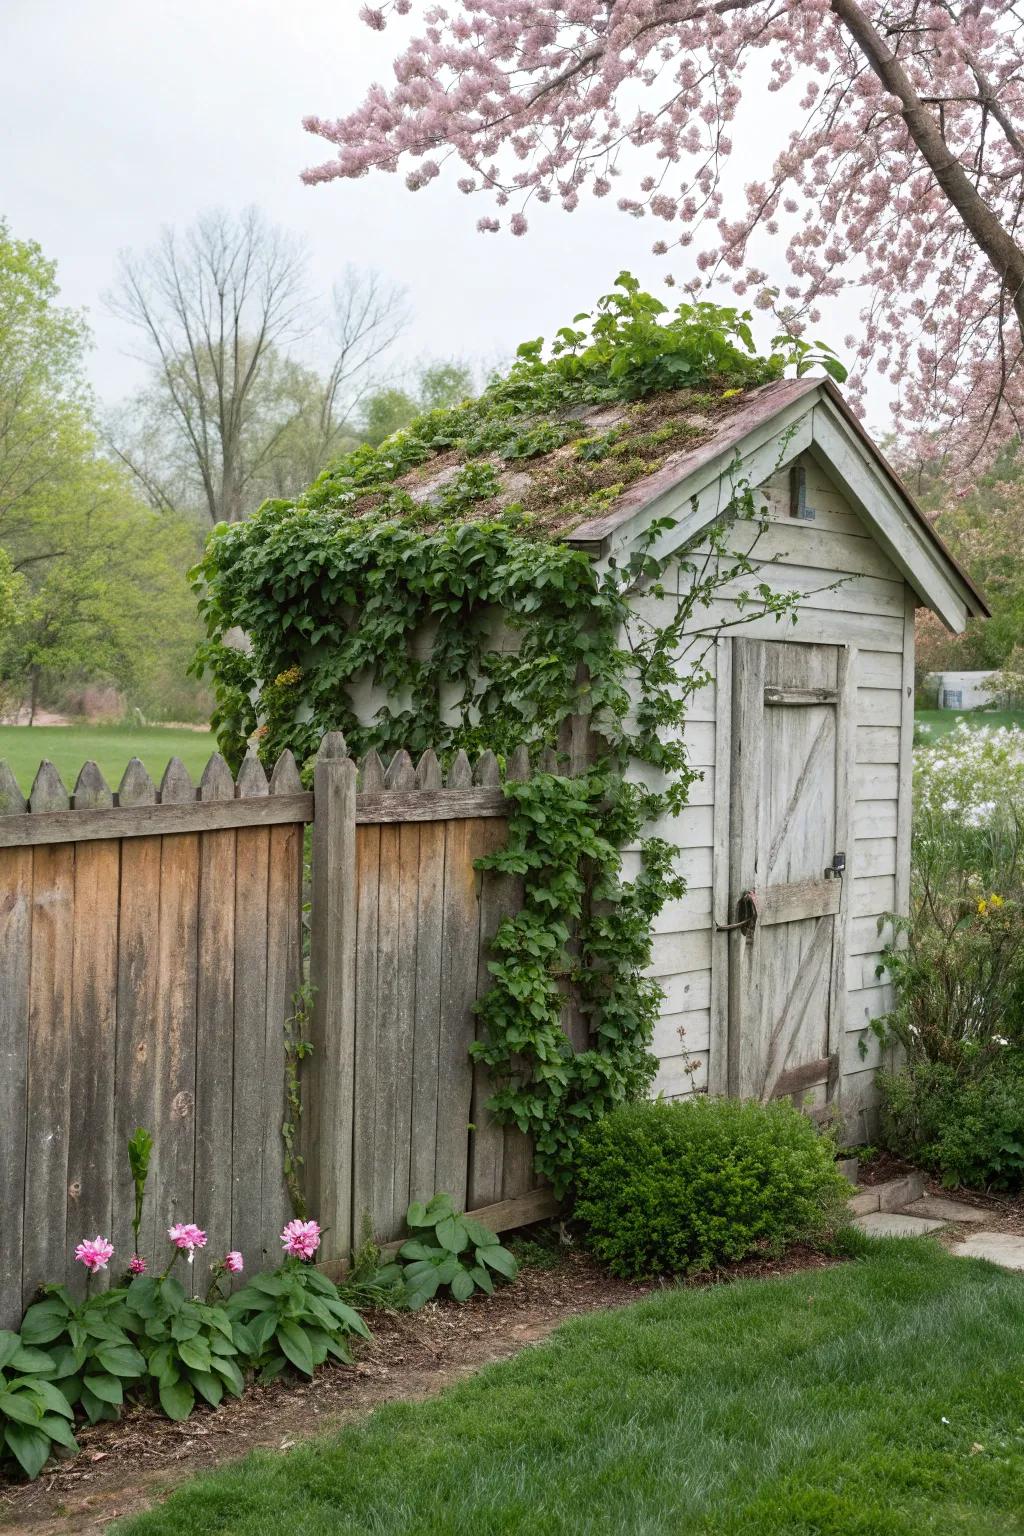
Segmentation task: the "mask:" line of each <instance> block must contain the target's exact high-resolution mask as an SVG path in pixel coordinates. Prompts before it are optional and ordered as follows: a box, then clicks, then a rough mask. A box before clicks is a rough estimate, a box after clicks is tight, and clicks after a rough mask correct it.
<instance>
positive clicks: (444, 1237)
mask: <svg viewBox="0 0 1024 1536" xmlns="http://www.w3.org/2000/svg"><path fill="white" fill-rule="evenodd" d="M435 1231H436V1232H437V1240H438V1242H439V1243H440V1244H441V1247H442V1248H447V1250H448V1252H449V1253H461V1252H462V1250H463V1248H468V1247H469V1233H468V1232H467V1231H466V1227H465V1223H464V1222H463V1220H462V1218H461V1217H460V1216H446V1217H445V1218H444V1220H443V1221H439V1222H438V1224H437V1227H436V1228H435Z"/></svg>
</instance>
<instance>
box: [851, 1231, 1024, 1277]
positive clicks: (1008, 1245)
mask: <svg viewBox="0 0 1024 1536" xmlns="http://www.w3.org/2000/svg"><path fill="white" fill-rule="evenodd" d="M855 1225H857V1226H859V1225H860V1223H859V1222H857V1223H855ZM949 1251H950V1253H956V1254H959V1255H960V1256H961V1257H963V1258H965V1259H988V1260H990V1262H991V1263H993V1264H998V1265H999V1266H1000V1268H1001V1269H1021V1270H1024V1237H1022V1236H1021V1235H1020V1234H1019V1233H1016V1232H972V1233H971V1235H970V1237H969V1238H967V1239H966V1241H965V1242H962V1243H957V1244H956V1245H955V1247H952V1248H950V1250H949Z"/></svg>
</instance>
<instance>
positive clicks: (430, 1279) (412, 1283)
mask: <svg viewBox="0 0 1024 1536" xmlns="http://www.w3.org/2000/svg"><path fill="white" fill-rule="evenodd" d="M439 1284H440V1281H439V1280H438V1277H437V1270H436V1268H435V1267H434V1266H433V1265H432V1264H426V1265H424V1267H423V1271H422V1272H421V1273H420V1274H418V1275H417V1276H415V1278H413V1279H410V1278H409V1275H408V1272H407V1273H406V1279H405V1301H406V1305H407V1306H408V1308H409V1310H410V1312H418V1311H419V1309H420V1307H422V1306H424V1305H425V1304H426V1303H427V1302H428V1301H429V1300H430V1299H431V1297H432V1296H435V1295H436V1294H437V1287H438V1285H439Z"/></svg>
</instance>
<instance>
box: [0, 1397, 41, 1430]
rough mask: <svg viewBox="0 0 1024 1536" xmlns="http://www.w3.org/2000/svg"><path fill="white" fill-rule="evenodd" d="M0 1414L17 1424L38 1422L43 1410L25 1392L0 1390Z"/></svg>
mask: <svg viewBox="0 0 1024 1536" xmlns="http://www.w3.org/2000/svg"><path fill="white" fill-rule="evenodd" d="M0 1415H3V1417H4V1418H7V1419H12V1420H14V1422H15V1423H17V1424H38V1423H39V1420H40V1419H41V1418H42V1416H43V1410H42V1407H41V1405H40V1404H39V1403H38V1402H37V1401H36V1399H35V1398H34V1397H31V1396H30V1395H29V1394H28V1393H27V1392H0Z"/></svg>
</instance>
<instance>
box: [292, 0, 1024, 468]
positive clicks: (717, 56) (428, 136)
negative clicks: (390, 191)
mask: <svg viewBox="0 0 1024 1536" xmlns="http://www.w3.org/2000/svg"><path fill="white" fill-rule="evenodd" d="M392 9H394V10H395V11H397V12H398V13H399V14H403V15H404V14H405V13H406V12H408V11H409V10H410V9H411V0H388V3H385V4H382V5H380V6H374V5H369V4H368V5H365V6H364V7H363V10H362V13H361V14H362V16H363V19H364V20H365V21H367V22H368V23H369V24H370V26H372V27H374V28H377V29H378V30H380V29H382V28H383V27H384V26H385V25H386V22H387V16H388V13H389V12H390V11H391V10H392ZM757 54H763V55H764V56H765V57H766V58H767V61H768V65H769V69H770V81H769V90H771V91H779V90H782V89H784V88H790V89H791V90H792V92H793V95H794V101H793V107H794V109H795V108H796V107H797V105H798V106H799V112H800V121H799V125H798V126H797V127H796V128H795V129H794V130H793V131H792V132H791V133H790V134H789V136H788V139H787V140H786V141H785V143H784V144H783V145H781V146H780V152H779V153H778V154H777V156H776V158H775V160H774V163H773V164H772V165H771V167H770V169H769V171H768V174H767V176H766V177H764V178H763V179H760V180H757V181H751V182H750V183H749V184H748V185H747V187H746V193H745V199H744V198H742V197H741V198H739V199H738V200H737V204H736V206H735V207H733V208H728V209H727V207H726V192H725V172H726V169H727V167H728V164H729V160H730V157H731V156H732V154H733V138H732V134H733V125H734V123H736V122H738V121H740V116H739V109H740V104H741V100H742V96H743V83H744V73H745V71H746V70H747V68H748V66H749V65H750V63H751V62H752V60H753V59H754V57H755V55H757ZM395 76H396V81H397V83H396V84H395V85H394V87H393V88H391V89H390V90H388V89H385V88H384V87H382V86H380V85H375V86H373V87H372V88H371V90H370V92H369V93H368V95H367V97H366V100H365V101H364V102H363V104H362V106H361V107H359V108H358V109H357V110H356V111H355V112H351V113H349V114H347V115H346V116H343V117H341V118H340V119H338V120H325V119H323V118H320V117H310V118H308V119H307V120H306V127H307V128H308V129H309V131H310V132H311V133H314V134H318V135H319V136H320V137H322V138H324V139H326V140H327V141H329V142H330V143H332V144H334V145H336V146H337V155H336V157H335V158H334V159H332V160H329V161H327V162H326V163H325V164H323V165H320V166H316V167H314V168H312V169H310V170H308V171H307V172H306V173H305V179H306V180H307V181H308V182H319V181H327V180H330V179H332V178H334V177H355V176H362V175H365V173H366V172H367V171H368V170H373V169H378V170H385V171H392V172H393V171H394V170H396V169H397V168H398V167H399V166H400V165H401V163H402V162H403V161H405V162H407V163H409V171H408V174H407V177H406V185H407V186H409V187H410V188H411V189H413V190H416V189H419V188H422V187H424V186H426V185H427V184H428V183H429V182H430V181H432V180H433V179H434V178H435V177H437V176H438V175H439V174H440V173H441V167H442V164H443V163H444V162H446V161H448V160H451V159H455V160H457V161H461V163H462V165H463V167H464V168H465V174H464V175H463V176H462V177H461V179H460V181H459V186H460V188H461V189H462V191H464V192H465V193H467V194H470V195H473V194H476V195H480V196H483V197H485V198H487V199H489V200H490V201H491V202H493V203H495V204H496V205H497V207H498V208H499V209H506V208H507V209H508V210H509V211H508V213H507V214H502V215H501V218H504V219H505V220H506V221H507V227H508V228H509V229H510V231H511V232H512V233H513V234H514V235H521V234H524V233H525V232H526V229H527V209H528V207H529V205H530V204H531V203H533V202H537V203H546V202H549V201H556V202H559V203H560V204H561V206H562V207H563V208H564V209H566V210H568V211H571V210H572V209H574V208H575V207H577V206H578V204H579V201H580V199H581V197H583V196H584V195H585V194H587V193H590V194H591V195H593V196H595V197H606V196H608V195H609V194H611V193H612V191H613V188H614V187H615V185H616V182H618V184H619V186H620V187H621V192H620V194H619V196H618V199H617V201H618V206H619V208H620V209H621V210H622V211H623V212H624V213H626V214H628V215H630V216H631V217H632V218H635V219H654V220H655V221H656V222H657V223H658V225H659V227H660V228H661V230H662V231H663V233H662V235H661V238H659V239H657V240H656V241H655V243H654V250H655V251H656V252H658V253H660V254H665V253H668V252H670V251H674V252H679V251H680V250H682V249H686V250H687V251H689V249H690V248H691V247H693V246H694V243H695V242H696V243H697V244H696V249H695V250H694V252H693V254H692V255H689V254H688V258H687V259H688V272H687V277H688V281H687V283H686V286H687V288H688V289H690V290H692V291H696V290H697V289H698V288H700V287H701V286H703V285H705V284H711V283H714V282H716V281H720V282H730V283H732V285H733V286H734V288H735V289H736V290H737V291H738V292H740V293H749V294H751V295H753V296H754V299H755V302H756V303H757V304H758V305H759V306H760V307H762V308H765V309H774V310H775V311H776V313H777V314H778V315H779V317H780V319H781V320H782V321H783V322H784V323H785V325H786V327H787V328H789V329H792V330H794V331H795V330H799V329H800V328H802V327H804V326H806V325H814V324H816V323H817V321H818V318H819V312H820V309H821V305H822V302H823V301H824V300H827V299H828V298H830V297H831V296H833V295H835V294H836V293H838V292H840V291H841V290H843V289H844V288H849V287H851V286H859V287H860V288H861V289H862V290H863V291H864V307H863V312H862V316H861V330H860V333H859V337H858V339H857V341H856V343H854V341H853V340H852V338H850V339H848V345H850V346H853V345H856V346H857V350H858V352H859V355H860V357H861V358H862V359H863V360H864V361H865V362H866V361H868V360H871V361H872V362H873V363H874V365H875V366H876V368H877V369H878V371H879V372H880V373H881V374H882V375H883V376H884V377H887V378H888V379H890V380H892V381H893V382H894V383H895V384H896V385H897V386H898V390H899V399H898V401H897V410H898V415H899V420H900V423H901V426H902V427H903V429H904V430H906V429H909V428H913V429H914V430H915V431H917V432H918V433H919V434H920V438H919V441H920V444H921V446H922V448H926V449H928V450H929V451H931V450H934V448H935V445H936V442H937V441H941V443H942V445H943V446H944V447H945V448H946V449H947V450H948V451H949V453H950V456H951V458H952V459H953V460H954V461H955V462H956V463H957V464H960V465H962V464H964V463H965V462H969V461H971V460H972V459H974V458H976V457H977V455H979V454H984V453H990V452H992V451H994V450H995V449H997V448H998V446H999V445H1000V443H1001V442H1002V441H1005V439H1006V438H1007V437H1008V436H1009V435H1011V433H1014V432H1017V431H1019V430H1020V429H1021V426H1022V424H1024V366H1022V361H1024V359H1022V334H1024V241H1022V238H1021V213H1022V196H1024V193H1022V188H1024V12H1022V10H1021V8H1020V6H1018V5H1016V4H1008V3H1006V0H784V3H782V4H779V3H777V0H526V3H523V0H461V3H460V4H457V5H454V6H451V7H450V8H448V9H447V10H439V9H437V8H435V7H431V8H430V9H429V10H428V12H427V14H426V18H425V26H424V29H423V31H422V34H421V35H420V36H417V37H415V38H414V39H413V40H412V41H411V42H410V43H409V45H408V46H407V47H406V48H405V49H404V50H403V51H402V52H401V54H400V56H399V57H398V58H397V59H396V61H395ZM747 105H748V108H749V110H747V111H746V113H745V118H744V119H743V121H742V122H741V132H740V134H739V136H738V138H737V148H738V150H739V152H740V155H741V156H742V157H743V161H744V163H749V161H750V160H751V158H752V157H753V155H754V154H755V153H757V152H758V151H759V148H760V145H761V143H762V142H763V141H764V138H765V135H766V133H767V132H768V131H769V124H770V120H771V119H778V118H779V117H780V115H781V114H779V113H777V112H775V111H771V112H768V111H766V110H765V109H764V107H763V106H761V105H760V104H758V107H757V110H754V103H753V102H752V101H751V102H748V104H747ZM501 218H499V217H496V216H495V215H494V214H493V213H491V212H488V213H486V214H485V215H484V216H483V217H481V218H480V219H479V221H478V228H479V229H481V230H483V231H497V230H498V229H499V228H500V224H501ZM759 231H763V233H764V235H765V236H767V237H770V239H771V241H772V243H773V246H774V247H775V248H778V249H779V250H780V251H781V250H785V253H786V257H787V259H788V266H789V270H790V281H789V282H788V283H787V284H786V286H785V288H784V290H783V291H782V292H780V291H778V290H777V289H776V288H775V287H774V286H773V283H772V279H771V277H770V275H769V273H768V272H767V271H766V270H764V268H763V266H762V265H761V264H760V262H759V261H758V259H757V250H756V241H755V238H754V237H755V236H756V235H757V234H758V232H759ZM936 429H941V430H942V431H943V433H944V434H945V435H944V437H942V438H941V439H940V440H937V439H936V437H935V435H934V434H935V431H936Z"/></svg>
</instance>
